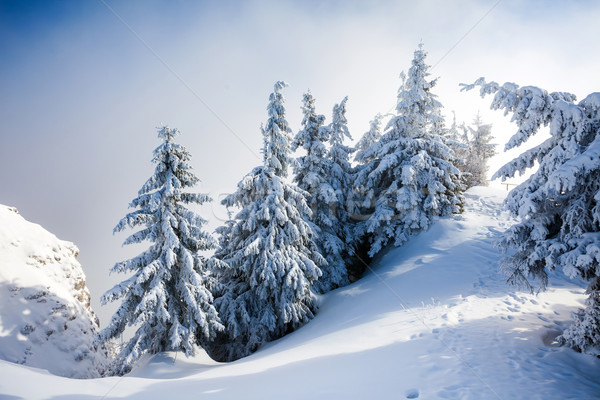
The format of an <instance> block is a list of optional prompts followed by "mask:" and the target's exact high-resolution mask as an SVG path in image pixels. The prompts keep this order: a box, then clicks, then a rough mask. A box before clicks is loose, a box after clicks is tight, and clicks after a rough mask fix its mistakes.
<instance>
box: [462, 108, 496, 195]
mask: <svg viewBox="0 0 600 400" xmlns="http://www.w3.org/2000/svg"><path fill="white" fill-rule="evenodd" d="M469 132H470V135H469V136H467V145H468V151H467V157H466V170H465V172H466V173H467V183H466V184H467V187H468V188H470V187H473V186H487V185H488V180H487V173H488V170H489V166H488V164H487V162H488V160H489V159H490V158H492V157H493V156H495V155H496V145H495V144H492V143H490V142H491V141H492V139H493V137H492V125H490V124H484V123H483V121H482V120H481V117H480V115H479V113H477V115H476V116H475V119H474V120H473V127H469Z"/></svg>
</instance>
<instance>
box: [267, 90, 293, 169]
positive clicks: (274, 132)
mask: <svg viewBox="0 0 600 400" xmlns="http://www.w3.org/2000/svg"><path fill="white" fill-rule="evenodd" d="M287 86H288V84H287V83H285V82H283V81H278V82H277V83H276V84H275V89H274V90H273V93H271V95H270V96H269V105H268V107H267V112H268V115H269V119H268V120H267V125H266V126H265V127H264V128H261V129H262V133H263V140H264V146H263V147H264V149H263V157H264V160H263V161H264V165H265V166H266V167H269V168H271V169H272V170H273V172H274V173H275V174H276V175H277V176H282V177H286V176H287V174H288V167H290V166H294V165H295V160H294V158H293V157H292V155H291V154H290V150H289V149H290V141H291V133H292V130H291V129H290V126H289V124H288V122H287V120H286V119H285V106H284V103H285V99H284V98H283V94H282V93H281V90H282V89H284V88H286V87H287Z"/></svg>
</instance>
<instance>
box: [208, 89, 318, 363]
mask: <svg viewBox="0 0 600 400" xmlns="http://www.w3.org/2000/svg"><path fill="white" fill-rule="evenodd" d="M282 87H284V84H283V83H282V82H278V83H277V84H276V85H275V92H278V91H279V90H280V88H282ZM273 97H274V96H271V98H273ZM278 98H279V105H280V106H278V112H277V113H274V112H272V109H271V107H272V104H273V103H271V104H270V106H269V121H268V122H267V124H266V126H267V127H269V126H276V125H277V126H279V127H281V126H282V125H287V123H285V124H284V122H285V110H284V108H283V97H280V96H279V97H278ZM275 119H277V120H278V121H279V124H280V125H278V124H277V123H276V121H275ZM283 132H284V130H282V129H273V130H269V129H268V128H267V129H264V130H263V135H264V137H265V140H264V148H263V152H264V155H265V157H264V161H265V164H264V165H263V166H260V167H256V168H254V169H253V170H252V172H250V173H249V174H248V175H246V176H245V177H244V178H243V179H242V180H241V181H240V182H239V184H238V187H237V190H236V191H235V193H232V194H231V195H229V196H227V197H226V198H225V199H224V200H223V204H224V205H226V206H228V207H236V208H239V209H241V211H239V213H238V214H237V215H236V216H235V218H234V221H233V223H232V224H231V226H230V228H229V229H226V231H227V235H228V238H227V240H224V241H223V242H222V244H223V245H224V247H222V248H220V249H219V250H218V252H217V253H216V257H218V258H219V259H221V260H222V261H224V262H225V263H226V264H227V266H228V267H227V268H222V269H220V270H219V273H218V279H219V281H220V282H221V285H223V287H224V288H225V289H226V290H224V291H223V293H222V295H221V296H220V297H219V298H218V299H217V300H216V301H215V304H216V305H217V308H218V310H219V313H220V315H221V319H222V320H223V322H224V324H225V326H226V338H224V339H223V340H221V341H220V343H219V344H220V345H219V346H218V347H219V348H216V349H214V350H213V354H215V356H216V357H217V358H219V359H221V360H233V359H237V358H240V357H243V356H245V355H247V354H249V353H250V352H253V351H255V350H256V349H257V348H259V347H260V346H261V345H262V344H264V343H265V342H267V341H270V340H274V339H277V338H279V337H281V336H283V335H285V334H286V333H288V332H290V331H292V330H294V329H296V328H297V327H299V326H301V325H302V324H304V323H305V322H307V321H308V320H309V319H311V318H312V317H313V315H314V312H315V309H316V304H315V298H314V294H313V293H312V291H311V286H312V284H313V282H314V281H315V280H317V279H318V278H319V276H321V271H320V269H319V267H318V264H320V263H323V262H324V260H323V259H322V257H321V256H320V254H319V252H318V249H317V246H316V244H315V243H314V234H313V232H312V230H311V228H310V226H309V225H308V223H306V221H305V220H304V216H305V215H310V213H311V211H310V209H309V207H308V205H307V204H306V200H305V196H306V193H305V192H304V191H303V190H301V189H299V188H297V187H296V186H294V185H290V184H288V183H287V182H286V181H285V180H284V179H282V178H283V176H284V175H285V173H286V172H285V170H284V169H283V168H280V167H279V166H280V165H287V164H289V162H288V163H287V164H286V160H289V159H290V158H289V157H290V149H289V145H288V144H287V139H286V138H285V137H283ZM314 260H317V262H315V261H314Z"/></svg>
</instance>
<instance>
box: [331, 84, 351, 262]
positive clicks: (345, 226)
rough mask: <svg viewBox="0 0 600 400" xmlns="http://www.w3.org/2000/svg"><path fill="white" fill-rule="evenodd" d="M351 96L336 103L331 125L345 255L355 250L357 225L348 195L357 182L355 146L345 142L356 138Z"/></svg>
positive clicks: (338, 230)
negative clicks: (350, 113)
mask: <svg viewBox="0 0 600 400" xmlns="http://www.w3.org/2000/svg"><path fill="white" fill-rule="evenodd" d="M347 101H348V97H347V96H346V97H344V99H343V100H342V101H341V102H340V103H339V104H336V105H335V106H334V107H333V115H332V121H331V124H330V125H329V144H330V148H329V153H328V157H327V159H328V160H329V162H330V163H331V167H330V174H329V176H328V179H327V181H328V183H329V185H330V186H331V187H332V188H333V190H334V191H335V194H336V197H337V204H336V206H335V209H331V207H330V210H331V211H332V212H333V215H332V219H333V220H334V226H333V229H334V233H335V234H336V235H337V236H338V237H339V238H340V239H342V241H343V242H344V243H345V245H346V247H345V249H344V250H343V251H342V254H344V255H345V256H351V255H352V254H353V250H354V249H353V247H354V232H353V231H354V229H353V226H351V223H352V215H351V214H350V212H351V211H350V207H349V205H348V199H350V197H351V196H352V193H353V186H354V171H353V168H352V164H351V163H350V156H351V154H352V153H354V151H355V149H354V148H352V147H349V146H346V145H344V138H348V139H350V140H352V136H351V135H350V132H349V130H348V120H347V119H346V102H347Z"/></svg>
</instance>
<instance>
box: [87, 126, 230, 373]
mask: <svg viewBox="0 0 600 400" xmlns="http://www.w3.org/2000/svg"><path fill="white" fill-rule="evenodd" d="M178 133H179V132H178V130H176V129H171V128H169V127H167V126H164V127H162V128H160V129H159V131H158V136H159V137H160V138H161V139H162V141H163V142H162V144H161V145H160V146H158V147H157V148H156V149H155V150H154V158H153V160H152V162H153V163H154V164H156V168H155V171H154V174H153V175H152V177H150V179H148V181H146V183H145V184H144V186H142V188H141V189H140V190H139V192H138V196H137V197H136V198H135V199H133V200H132V202H131V204H130V207H131V208H137V210H135V211H133V212H131V213H129V214H127V215H126V216H125V217H124V218H123V219H122V220H121V221H120V222H119V223H118V224H117V226H116V227H115V232H120V231H122V230H124V229H126V228H128V227H129V228H137V227H141V228H142V229H141V230H139V231H137V232H135V233H133V234H132V235H131V236H129V237H128V238H127V239H126V240H125V242H124V244H132V243H142V242H144V241H148V242H151V243H152V245H151V246H150V248H149V249H147V250H146V251H144V252H143V253H141V254H140V255H138V256H137V257H134V258H132V259H129V260H126V261H121V262H118V263H116V264H115V266H114V267H113V268H112V269H111V272H119V273H129V272H133V275H132V276H131V277H130V278H129V279H127V280H125V281H124V282H121V283H120V284H118V285H116V286H115V287H113V288H112V289H110V290H109V291H107V292H106V293H105V294H104V295H103V296H102V299H101V301H102V303H103V304H107V303H109V302H112V301H116V300H119V299H122V303H121V305H120V307H119V309H118V310H117V312H116V313H115V314H114V315H113V317H112V319H111V321H110V323H109V324H108V326H107V327H106V328H104V329H103V330H102V331H101V332H100V333H99V335H98V337H97V340H98V341H100V342H103V343H105V342H107V341H109V340H111V339H113V338H116V337H118V336H119V335H121V334H122V333H123V331H124V330H125V328H126V327H127V326H132V327H134V328H137V330H136V332H135V334H134V335H133V337H132V338H131V339H130V340H129V342H128V343H126V345H125V346H124V347H123V348H122V349H121V351H120V353H119V355H118V356H117V363H116V365H117V367H116V371H115V372H116V373H126V372H128V371H130V370H131V367H132V366H133V364H134V363H135V362H136V361H137V360H138V359H139V358H140V357H141V356H142V355H143V354H144V353H150V354H155V353H158V352H161V351H166V350H174V351H182V352H184V353H185V354H186V356H189V355H193V354H194V353H195V344H197V343H198V344H200V345H201V346H206V345H207V344H208V342H210V341H211V340H212V339H213V338H214V336H215V335H216V333H217V332H218V331H219V330H222V329H223V325H222V324H221V322H220V320H219V317H218V315H217V311H216V309H215V308H214V307H213V305H212V300H213V298H212V295H211V293H210V292H209V291H208V289H207V288H206V284H207V282H206V280H207V279H208V275H207V270H206V269H207V263H208V260H207V259H205V258H204V257H203V256H201V255H200V254H199V251H203V250H212V249H214V248H216V241H215V240H214V239H213V238H212V237H211V236H210V235H209V234H208V233H206V232H204V231H203V230H202V225H204V224H205V223H206V221H205V220H204V219H202V218H201V217H200V216H199V215H197V214H195V213H194V212H192V211H190V210H189V209H188V208H187V207H186V206H185V205H186V204H203V203H205V202H207V201H210V198H209V197H208V196H207V195H204V194H197V193H189V192H186V191H185V189H188V188H191V187H193V186H194V184H196V182H198V178H197V177H196V176H195V175H194V174H193V173H192V171H191V167H190V166H189V164H188V160H189V158H190V154H189V153H188V152H187V150H186V149H185V148H184V147H183V146H181V145H179V144H177V143H175V142H174V138H175V136H176V135H177V134H178Z"/></svg>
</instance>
